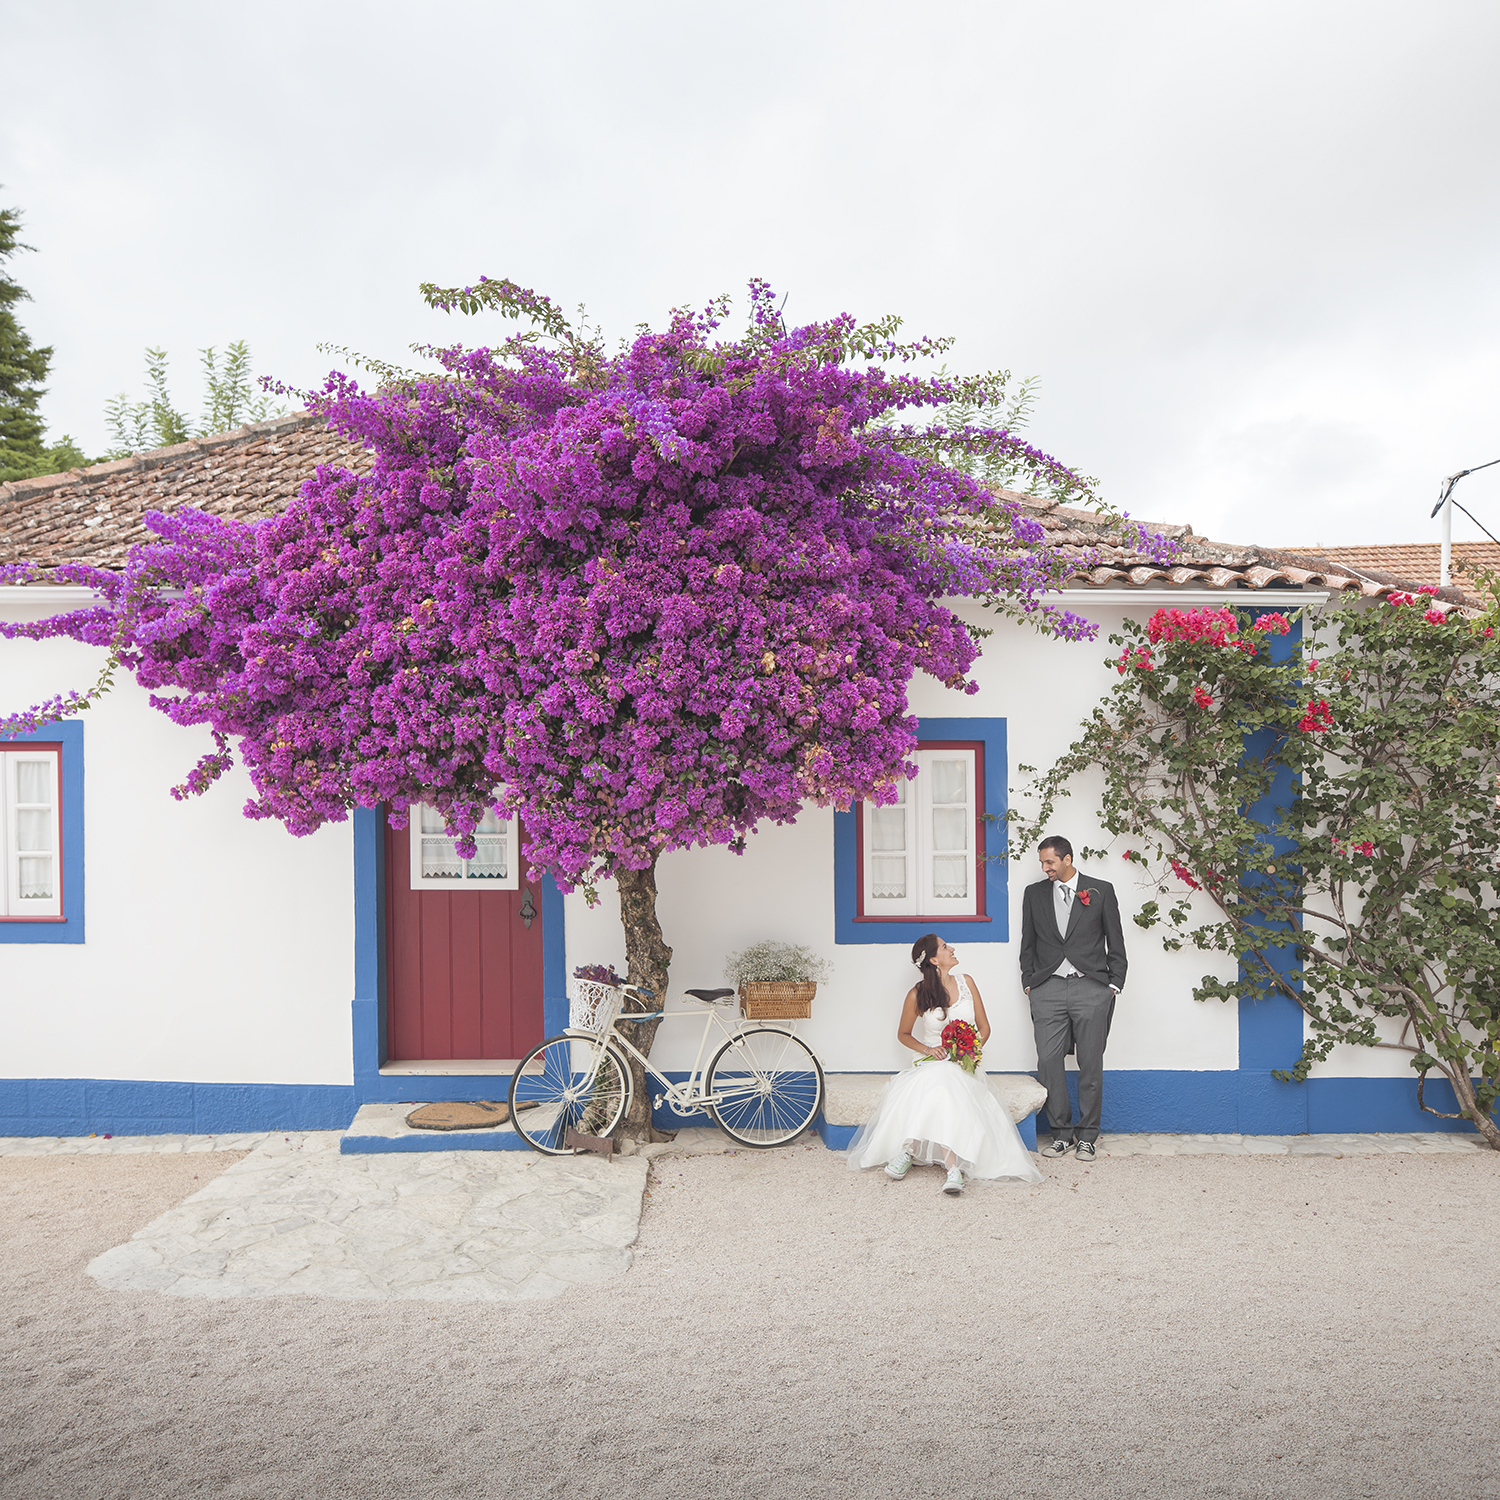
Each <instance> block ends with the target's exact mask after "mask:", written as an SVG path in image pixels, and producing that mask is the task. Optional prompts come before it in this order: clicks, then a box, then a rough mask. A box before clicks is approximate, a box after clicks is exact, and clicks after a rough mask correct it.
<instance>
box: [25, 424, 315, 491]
mask: <svg viewBox="0 0 1500 1500" xmlns="http://www.w3.org/2000/svg"><path fill="white" fill-rule="evenodd" d="M323 425H325V418H323V417H322V416H321V415H320V414H319V413H317V412H315V411H310V410H303V411H294V412H285V413H283V414H282V415H281V416H279V417H271V418H270V419H269V420H267V421H265V422H250V423H248V424H247V425H245V426H244V427H233V428H231V429H230V430H229V431H228V432H215V433H209V434H206V435H205V436H203V437H196V438H189V439H188V440H187V442H185V443H174V444H173V445H172V446H171V447H169V448H150V449H147V450H145V451H144V452H141V453H132V454H131V455H130V457H129V458H112V459H109V460H108V461H107V462H105V463H102V464H89V465H88V466H87V467H86V468H78V469H64V470H63V471H62V472H61V473H58V474H39V475H38V476H37V477H36V478H35V479H12V480H9V481H7V482H5V483H3V484H0V499H6V500H9V499H12V498H14V497H16V496H25V495H34V494H40V493H42V492H43V491H46V490H51V489H59V488H61V487H62V486H63V485H66V484H78V483H83V484H89V483H94V482H97V481H100V480H105V479H113V478H114V477H115V476H116V475H118V474H130V473H134V472H136V471H138V470H143V469H159V468H161V467H163V466H164V465H166V464H169V463H174V462H176V461H177V460H178V459H181V458H186V457H188V456H189V455H190V454H194V453H205V454H207V453H215V452H217V451H219V450H220V449H222V448H232V447H234V446H236V445H237V444H239V443H249V442H254V441H255V440H256V439H257V438H264V437H277V436H280V435H281V434H283V433H291V432H300V431H302V430H303V429H304V428H307V427H320V426H323Z"/></svg>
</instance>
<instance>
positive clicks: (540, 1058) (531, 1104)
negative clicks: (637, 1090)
mask: <svg viewBox="0 0 1500 1500" xmlns="http://www.w3.org/2000/svg"><path fill="white" fill-rule="evenodd" d="M596 1059H597V1062H596ZM629 1103H630V1071H629V1069H628V1068H626V1066H625V1064H624V1063H623V1062H622V1061H621V1060H620V1058H619V1056H618V1055H617V1054H616V1053H615V1052H614V1051H613V1050H612V1049H611V1048H610V1047H608V1046H606V1045H605V1044H604V1043H603V1042H602V1041H594V1040H593V1039H592V1038H590V1037H573V1036H554V1037H548V1038H547V1040H546V1041H545V1042H543V1043H542V1044H541V1046H539V1047H533V1048H532V1049H531V1051H530V1052H528V1053H527V1054H526V1056H525V1057H523V1058H522V1059H521V1061H520V1064H519V1065H518V1066H517V1068H516V1071H515V1073H514V1074H512V1076H511V1080H510V1121H511V1124H512V1125H513V1126H515V1131H516V1134H517V1135H518V1136H520V1137H521V1139H522V1140H523V1141H525V1142H526V1144H527V1145H528V1146H530V1147H531V1148H532V1149H533V1150H535V1151H540V1152H541V1153H542V1154H543V1155H544V1156H571V1155H572V1154H573V1148H572V1147H571V1146H570V1145H568V1144H567V1138H568V1131H569V1130H570V1129H572V1130H576V1131H578V1132H579V1134H580V1135H599V1136H604V1135H610V1134H611V1133H612V1132H613V1131H614V1129H615V1127H616V1126H617V1125H618V1124H619V1123H620V1121H621V1120H622V1119H623V1118H624V1115H625V1110H626V1107H627V1106H628V1105H629Z"/></svg>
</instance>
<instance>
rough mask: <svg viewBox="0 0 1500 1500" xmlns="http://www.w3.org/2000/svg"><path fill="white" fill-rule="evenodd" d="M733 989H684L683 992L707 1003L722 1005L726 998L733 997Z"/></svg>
mask: <svg viewBox="0 0 1500 1500" xmlns="http://www.w3.org/2000/svg"><path fill="white" fill-rule="evenodd" d="M734 993H735V992H734V991H733V990H684V991H683V994H685V995H691V996H692V997H693V999H694V1000H702V1001H704V1002H705V1003H706V1004H708V1005H722V1004H724V1002H725V1001H726V1000H730V999H733V997H734Z"/></svg>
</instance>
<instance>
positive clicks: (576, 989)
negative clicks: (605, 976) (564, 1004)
mask: <svg viewBox="0 0 1500 1500" xmlns="http://www.w3.org/2000/svg"><path fill="white" fill-rule="evenodd" d="M624 1008H625V994H624V991H623V990H621V989H619V988H618V987H617V986H616V985H612V984H601V983H600V982H599V981H598V980H597V979H570V980H569V981H568V1025H569V1026H573V1027H577V1028H579V1029H581V1030H583V1031H603V1030H604V1029H605V1027H606V1026H608V1025H609V1023H610V1022H611V1021H612V1020H614V1018H615V1017H616V1016H617V1015H619V1013H620V1012H621V1011H622V1010H624Z"/></svg>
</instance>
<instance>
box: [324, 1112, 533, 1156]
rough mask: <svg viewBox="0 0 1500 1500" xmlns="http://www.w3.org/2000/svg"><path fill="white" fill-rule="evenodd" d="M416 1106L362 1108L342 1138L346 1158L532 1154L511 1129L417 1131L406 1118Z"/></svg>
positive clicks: (341, 1144) (498, 1126)
mask: <svg viewBox="0 0 1500 1500" xmlns="http://www.w3.org/2000/svg"><path fill="white" fill-rule="evenodd" d="M416 1108H417V1106H416V1105H415V1104H361V1105H360V1107H359V1109H358V1111H357V1112H356V1114H355V1116H354V1119H353V1120H352V1121H351V1122H350V1124H349V1128H348V1129H347V1130H346V1131H345V1132H344V1133H343V1135H342V1136H341V1137H340V1138H339V1151H340V1152H341V1153H342V1154H343V1155H345V1156H363V1155H369V1154H370V1153H372V1152H383V1151H530V1150H531V1147H530V1146H528V1145H527V1144H526V1142H525V1141H523V1140H522V1139H521V1137H520V1136H518V1135H517V1134H516V1133H515V1131H514V1130H513V1129H511V1127H510V1126H509V1125H490V1126H486V1127H485V1128H484V1129H482V1130H414V1129H413V1128H412V1127H411V1126H410V1125H408V1124H407V1123H406V1117H407V1115H409V1114H410V1113H411V1112H412V1110H414V1109H416Z"/></svg>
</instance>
